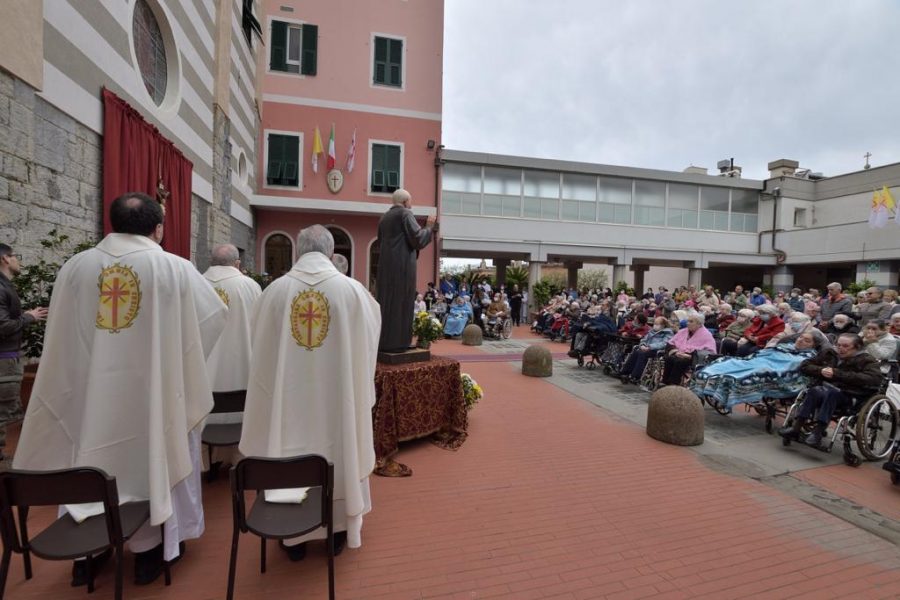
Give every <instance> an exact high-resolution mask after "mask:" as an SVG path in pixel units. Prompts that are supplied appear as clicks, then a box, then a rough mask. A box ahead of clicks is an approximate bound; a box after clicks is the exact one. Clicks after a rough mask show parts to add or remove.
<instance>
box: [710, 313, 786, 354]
mask: <svg viewBox="0 0 900 600" xmlns="http://www.w3.org/2000/svg"><path fill="white" fill-rule="evenodd" d="M756 312H757V317H756V318H755V319H753V321H752V322H751V323H750V327H748V328H747V329H746V330H745V331H744V335H743V337H741V339H739V340H737V341H734V340H722V354H726V355H730V356H749V355H751V354H753V353H754V352H756V351H757V350H759V349H760V348H764V347H765V346H766V342H768V341H769V340H770V339H772V337H773V336H775V335H777V334H779V333H781V332H782V331H784V321H782V320H781V317H779V316H778V309H777V308H776V307H775V306H774V305H772V304H762V305H760V306H757V307H756Z"/></svg>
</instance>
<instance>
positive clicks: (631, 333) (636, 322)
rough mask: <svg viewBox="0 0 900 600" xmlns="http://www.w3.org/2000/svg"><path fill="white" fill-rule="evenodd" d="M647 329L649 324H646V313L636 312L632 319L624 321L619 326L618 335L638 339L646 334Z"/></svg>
mask: <svg viewBox="0 0 900 600" xmlns="http://www.w3.org/2000/svg"><path fill="white" fill-rule="evenodd" d="M649 331H650V326H649V325H648V324H647V315H645V314H644V313H638V314H637V315H635V317H634V319H632V320H630V321H625V324H624V325H622V327H621V328H619V335H621V336H622V337H629V338H634V339H636V340H639V339H641V338H642V337H644V336H645V335H647V333H648V332H649Z"/></svg>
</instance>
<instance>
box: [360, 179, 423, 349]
mask: <svg viewBox="0 0 900 600" xmlns="http://www.w3.org/2000/svg"><path fill="white" fill-rule="evenodd" d="M392 200H393V203H394V205H393V206H392V207H391V208H390V209H389V210H388V211H387V212H386V213H385V214H384V216H383V217H381V221H380V222H379V223H378V242H379V244H380V251H379V256H378V276H377V279H376V282H375V298H376V299H377V300H378V304H380V305H381V323H382V327H381V338H380V340H379V343H378V350H379V351H381V352H404V351H405V350H407V349H408V348H409V345H410V342H411V341H412V321H413V304H414V302H415V299H416V259H417V258H418V257H419V250H421V249H422V248H424V247H425V246H427V245H428V244H429V243H430V242H431V239H432V236H433V234H434V233H435V232H436V231H437V229H438V226H437V223H436V222H435V217H434V216H429V217H428V219H427V220H426V222H425V227H420V226H419V224H418V223H417V222H416V218H415V216H414V215H413V212H412V210H410V195H409V192H407V191H406V190H404V189H398V190H397V191H395V192H394V195H393V198H392Z"/></svg>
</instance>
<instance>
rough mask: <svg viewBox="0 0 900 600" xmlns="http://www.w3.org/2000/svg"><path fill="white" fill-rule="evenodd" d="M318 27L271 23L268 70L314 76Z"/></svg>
mask: <svg viewBox="0 0 900 600" xmlns="http://www.w3.org/2000/svg"><path fill="white" fill-rule="evenodd" d="M318 44H319V27H318V26H317V25H310V24H308V23H306V24H303V25H299V24H294V23H286V22H284V21H272V39H271V44H270V45H271V50H270V53H269V70H271V71H281V72H284V73H298V74H299V73H302V74H303V75H315V74H316V63H317V53H318Z"/></svg>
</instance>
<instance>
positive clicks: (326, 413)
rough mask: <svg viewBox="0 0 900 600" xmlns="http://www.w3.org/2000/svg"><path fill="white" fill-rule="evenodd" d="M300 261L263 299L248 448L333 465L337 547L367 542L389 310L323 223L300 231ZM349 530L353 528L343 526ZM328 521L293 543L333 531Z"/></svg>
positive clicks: (244, 444)
mask: <svg viewBox="0 0 900 600" xmlns="http://www.w3.org/2000/svg"><path fill="white" fill-rule="evenodd" d="M297 248H298V252H299V254H300V259H299V260H298V261H297V263H296V264H295V265H294V267H293V268H292V269H291V270H290V271H289V272H288V273H286V274H285V275H284V276H282V277H280V278H278V279H276V280H275V281H273V282H272V283H271V284H270V285H269V287H267V288H266V289H265V291H263V294H262V296H261V297H260V299H259V301H258V302H257V303H256V311H255V315H254V322H253V356H252V358H251V363H250V382H249V386H248V388H247V404H246V408H245V411H244V427H243V432H242V436H241V444H240V450H241V452H242V453H243V454H244V455H245V456H261V457H273V458H283V457H289V456H298V455H302V454H320V455H322V456H324V457H325V458H327V459H328V460H329V461H331V462H332V463H334V497H335V502H334V520H335V528H334V530H335V532H341V533H336V534H335V549H336V551H337V550H338V549H339V548H340V547H342V543H343V541H344V540H345V539H346V543H347V545H348V546H349V547H351V548H357V547H359V546H360V545H361V543H362V541H361V529H362V521H363V515H365V514H366V513H368V512H369V511H370V510H371V506H372V502H371V499H370V495H369V479H368V478H369V475H370V474H371V472H372V469H373V468H374V466H375V451H374V446H373V440H372V407H373V406H374V405H375V382H374V377H375V363H376V359H377V355H378V336H379V333H380V330H381V312H380V309H379V307H378V303H377V302H376V301H375V299H374V298H372V296H371V294H369V292H368V291H367V290H366V288H365V287H363V285H362V284H361V283H359V282H358V281H356V280H354V279H351V278H349V277H346V276H344V275H342V274H340V273H339V272H338V271H337V269H336V268H335V266H334V264H333V263H332V262H331V260H330V259H331V256H332V254H333V252H334V239H333V238H332V237H331V233H329V232H328V230H327V229H325V228H324V227H322V226H321V225H313V226H312V227H309V228H307V229H304V230H303V231H301V232H300V236H299V239H298V242H297ZM344 532H346V533H344ZM325 535H326V533H325V530H324V529H320V530H318V531H315V532H312V533H310V534H307V535H306V536H303V537H301V538H297V539H295V540H290V541H288V542H286V546H287V547H288V553H289V554H290V555H291V557H292V558H295V557H296V559H299V558H300V557H302V554H299V556H298V555H297V553H294V554H291V550H290V547H291V546H293V547H294V548H295V549H299V548H304V546H300V545H299V544H301V543H302V542H305V541H306V540H309V539H324V538H325Z"/></svg>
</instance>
